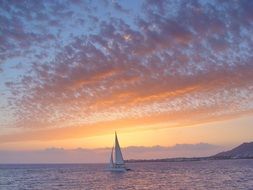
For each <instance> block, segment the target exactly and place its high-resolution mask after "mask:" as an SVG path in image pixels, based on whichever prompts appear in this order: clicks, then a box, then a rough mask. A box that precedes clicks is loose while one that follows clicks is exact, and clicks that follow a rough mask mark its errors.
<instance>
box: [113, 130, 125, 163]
mask: <svg viewBox="0 0 253 190" xmlns="http://www.w3.org/2000/svg"><path fill="white" fill-rule="evenodd" d="M115 164H116V165H124V159H123V156H122V153H121V150H120V146H119V141H118V137H117V133H116V132H115Z"/></svg>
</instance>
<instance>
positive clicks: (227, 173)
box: [0, 160, 253, 190]
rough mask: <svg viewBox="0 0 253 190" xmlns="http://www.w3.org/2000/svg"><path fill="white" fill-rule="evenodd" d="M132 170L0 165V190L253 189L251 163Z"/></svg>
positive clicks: (152, 165)
mask: <svg viewBox="0 0 253 190" xmlns="http://www.w3.org/2000/svg"><path fill="white" fill-rule="evenodd" d="M127 166H128V167H129V168H131V169H132V171H128V172H125V173H112V172H107V171H104V168H105V167H106V165H105V164H29V165H27V164H26V165H25V164H24V165H23V164H18V165H0V190H5V189H6V190H17V189H18V190H23V189H24V190H27V189H32V190H39V189H41V190H50V189H54V190H58V189H59V190H65V189H66V190H79V189H80V190H81V189H82V190H86V189H87V190H93V189H94V190H99V189H102V190H111V189H112V190H121V189H122V190H128V189H140V190H145V189H152V190H156V189H159V190H163V189H165V190H170V189H171V190H174V189H182V190H184V189H194V190H195V189H196V190H197V189H222V190H227V189H229V190H230V189H235V190H239V189H243V190H245V189H252V190H253V160H217V161H192V162H153V163H152V162H150V163H129V164H127Z"/></svg>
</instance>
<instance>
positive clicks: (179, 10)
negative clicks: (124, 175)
mask: <svg viewBox="0 0 253 190" xmlns="http://www.w3.org/2000/svg"><path fill="white" fill-rule="evenodd" d="M218 3H219V2H215V1H212V2H211V1H190V2H187V3H183V2H180V1H179V2H173V1H158V2H156V1H145V2H144V3H143V4H142V8H143V9H145V11H144V12H143V14H139V15H138V16H137V17H136V18H135V19H134V21H132V22H129V20H128V19H124V18H120V17H110V18H107V19H102V18H100V17H98V16H97V15H96V13H94V14H93V15H92V13H91V12H89V14H90V15H89V16H90V17H87V18H90V19H91V20H92V18H93V19H96V20H97V22H96V24H94V27H95V26H96V27H95V28H96V29H94V31H93V32H90V33H89V31H88V30H85V29H81V28H79V30H78V31H77V30H73V31H72V30H71V29H70V28H69V26H70V25H68V24H64V22H63V21H64V20H65V19H66V23H69V22H70V20H69V18H73V19H74V20H75V21H78V19H80V18H82V16H80V15H79V13H80V12H79V11H78V10H77V8H76V7H75V8H72V6H74V5H76V4H73V5H72V4H71V5H70V6H66V5H65V4H62V3H60V2H55V3H52V2H51V3H46V5H45V4H44V3H41V4H39V5H31V6H32V8H34V10H37V9H40V8H42V10H40V11H39V12H38V13H36V16H33V14H32V12H30V11H29V10H28V9H27V8H26V7H25V6H24V7H23V6H22V5H20V4H18V5H16V4H11V5H8V4H7V3H5V4H4V5H5V7H4V9H5V10H6V11H7V10H8V9H14V10H17V11H18V12H20V14H21V16H20V17H22V18H23V19H27V18H30V17H31V20H35V21H37V24H38V23H39V24H40V23H41V24H42V25H43V26H50V28H49V29H48V30H46V29H45V27H44V29H45V30H46V31H44V32H41V28H40V29H38V31H37V30H36V32H35V31H32V32H27V28H26V24H25V23H23V22H22V19H21V18H20V17H18V16H17V17H14V18H13V19H9V18H7V16H5V15H3V18H4V23H5V32H4V36H5V38H3V39H2V40H3V42H4V43H2V44H4V45H3V50H4V51H3V52H4V53H3V55H2V56H3V57H5V58H6V59H8V57H9V58H10V57H11V54H13V52H15V50H16V51H17V52H19V53H18V54H17V55H16V56H18V55H22V52H23V50H22V47H25V49H27V48H28V49H29V48H31V49H32V48H33V45H35V46H36V47H37V45H38V44H39V46H38V47H39V49H38V52H40V54H39V53H38V54H37V53H34V52H33V53H31V54H32V55H34V54H36V55H37V56H35V58H33V61H32V63H30V67H29V72H26V73H24V74H23V75H22V77H20V78H21V79H19V81H17V82H10V81H7V82H5V85H6V87H7V88H8V89H9V90H10V92H12V94H13V96H12V97H10V98H9V99H10V102H11V104H12V105H14V106H15V113H16V114H15V115H16V116H17V119H16V126H18V127H21V128H33V129H34V128H36V129H40V130H41V129H45V130H47V129H51V128H62V127H66V128H70V127H72V128H75V127H77V128H78V126H90V125H93V124H96V123H97V124H99V123H103V122H104V123H106V122H109V123H110V122H114V121H121V120H126V121H128V120H141V119H144V118H145V119H146V118H151V119H150V120H152V118H153V120H154V121H157V119H156V118H159V117H163V116H164V115H166V117H167V118H168V119H170V121H177V122H180V123H181V124H186V123H198V122H208V121H211V120H218V119H220V118H221V117H224V118H229V117H231V116H235V115H237V116H240V115H242V114H245V113H247V114H249V113H252V105H251V104H249V103H250V102H252V99H253V96H252V94H253V93H252V92H253V89H252V86H253V77H252V74H251V73H252V72H253V67H252V60H253V57H252V53H251V52H252V47H253V46H252V43H253V40H252V37H251V33H252V32H253V31H252V30H253V29H252V22H251V21H250V18H251V17H252V14H251V12H250V11H251V9H250V8H249V7H250V6H249V5H248V6H247V4H248V3H249V1H241V2H236V1H232V2H229V3H228V2H222V3H221V4H220V6H217V4H218ZM249 4H250V3H249ZM29 6H30V5H29ZM81 6H84V5H83V4H82V5H81ZM92 6H93V5H91V6H90V7H89V9H92ZM114 6H115V8H116V9H118V10H120V9H121V8H122V6H121V5H120V4H114ZM47 7H48V9H49V11H48V10H47ZM120 7H121V8H120ZM94 10H95V9H94ZM122 10H123V9H122ZM122 10H121V11H122ZM166 10H173V11H172V12H170V11H166ZM52 12H54V13H55V15H54V16H53V15H52ZM242 13H243V14H242ZM78 15H79V16H78ZM242 15H243V16H242ZM62 18H63V19H62ZM130 19H131V18H130ZM45 23H46V24H45ZM82 23H83V24H84V25H85V27H90V25H89V24H87V23H89V21H87V22H86V21H85V20H84V21H83V22H82ZM44 24H45V25H44ZM69 24H71V23H69ZM86 24H87V26H86ZM33 27H35V26H33ZM63 28H64V29H69V30H67V31H71V32H69V33H64V32H63V33H62V32H60V36H59V37H58V36H57V32H55V30H56V31H59V30H62V29H63ZM80 33H81V34H80ZM64 36H68V37H64ZM61 37H62V38H63V39H64V40H63V42H61V40H60V38H61ZM0 40H1V39H0ZM44 45H45V46H44ZM12 46H13V47H14V51H9V50H8V49H9V47H12ZM47 47H49V48H47ZM55 47H58V48H59V49H57V51H55V50H53V49H54V48H55ZM40 50H41V51H40ZM36 51H37V50H36ZM23 53H24V52H23ZM13 56H14V55H13ZM47 56H48V57H53V58H52V59H45V57H47ZM17 92H18V93H17ZM238 100H240V103H238ZM186 113H187V115H186ZM182 115H184V116H185V117H184V119H182V117H181V116H182ZM168 119H167V120H168ZM126 123H127V122H126ZM137 123H138V122H137ZM97 126H100V125H97ZM100 127H101V126H100Z"/></svg>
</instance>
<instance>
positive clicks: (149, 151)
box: [0, 143, 226, 163]
mask: <svg viewBox="0 0 253 190" xmlns="http://www.w3.org/2000/svg"><path fill="white" fill-rule="evenodd" d="M225 149H226V148H225V147H220V146H216V145H210V144H206V143H199V144H178V145H175V146H172V147H161V146H154V147H126V148H122V152H123V155H124V158H125V159H158V158H172V157H194V156H195V157H197V156H210V155H213V154H216V153H218V152H220V151H224V150H225ZM110 151H111V148H99V149H83V148H77V149H71V150H68V149H63V148H48V149H45V150H34V151H3V150H2V151H0V153H1V154H0V163H107V161H109V155H110Z"/></svg>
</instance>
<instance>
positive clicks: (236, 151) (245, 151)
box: [126, 142, 253, 163]
mask: <svg viewBox="0 0 253 190" xmlns="http://www.w3.org/2000/svg"><path fill="white" fill-rule="evenodd" d="M227 159H253V142H249V143H243V144H241V145H239V146H237V147H235V148H233V149H232V150H229V151H225V152H220V153H218V154H215V155H213V156H209V157H192V158H184V157H181V158H163V159H147V160H126V162H128V163H133V162H183V161H201V160H227Z"/></svg>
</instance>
